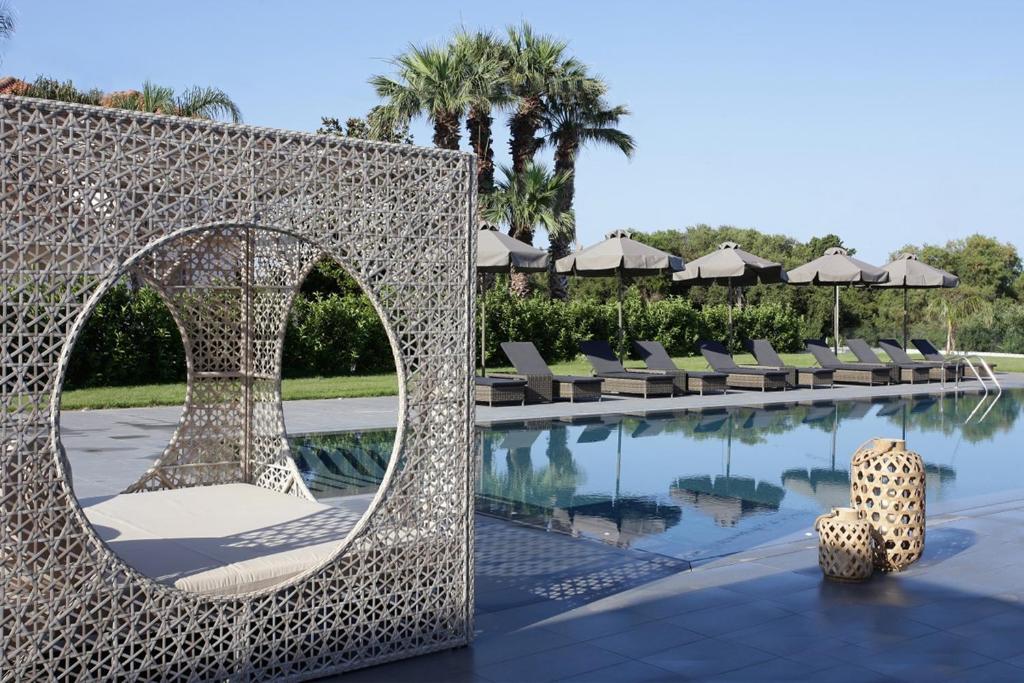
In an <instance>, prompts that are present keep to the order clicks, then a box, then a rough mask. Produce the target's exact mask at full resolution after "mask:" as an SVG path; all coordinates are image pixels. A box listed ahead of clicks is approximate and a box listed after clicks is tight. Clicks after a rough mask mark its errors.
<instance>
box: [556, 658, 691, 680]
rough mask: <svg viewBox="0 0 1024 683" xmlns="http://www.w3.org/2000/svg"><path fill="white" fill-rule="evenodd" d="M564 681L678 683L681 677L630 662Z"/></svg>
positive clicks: (653, 667)
mask: <svg viewBox="0 0 1024 683" xmlns="http://www.w3.org/2000/svg"><path fill="white" fill-rule="evenodd" d="M563 680H564V681H565V682H566V683H570V682H571V683H658V682H662V681H663V682H664V683H669V682H670V681H671V682H672V683H676V682H677V681H679V675H678V674H675V673H672V672H671V671H666V670H665V669H661V668H658V667H656V666H651V665H650V664H644V663H643V662H637V661H632V660H630V661H627V662H622V663H621V664H614V665H612V666H609V667H606V668H604V669H598V670H597V671H588V672H586V673H583V674H579V675H578V676H572V677H571V678H566V679H563Z"/></svg>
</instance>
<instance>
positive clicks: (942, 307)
mask: <svg viewBox="0 0 1024 683" xmlns="http://www.w3.org/2000/svg"><path fill="white" fill-rule="evenodd" d="M926 308H927V310H929V311H931V312H934V313H938V314H939V315H940V316H941V317H942V319H943V322H945V324H946V353H951V352H953V351H956V350H957V349H956V345H957V330H958V327H959V324H960V323H961V322H963V321H964V320H966V319H967V318H970V317H973V316H978V317H980V318H981V319H982V321H983V322H985V323H986V324H988V325H991V324H992V323H993V318H994V316H995V306H994V305H993V303H992V301H990V300H989V299H988V298H986V297H985V296H984V294H983V293H982V292H979V291H977V289H976V288H974V287H970V286H968V285H961V286H960V287H957V288H955V289H944V290H942V294H941V295H940V296H937V297H932V298H931V302H930V303H929V304H928V306H927V307H926Z"/></svg>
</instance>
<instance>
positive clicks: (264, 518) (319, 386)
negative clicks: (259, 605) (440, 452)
mask: <svg viewBox="0 0 1024 683" xmlns="http://www.w3.org/2000/svg"><path fill="white" fill-rule="evenodd" d="M330 278H333V280H334V282H335V283H336V284H337V283H342V284H343V285H344V287H345V288H346V289H345V291H339V292H334V293H331V292H326V291H323V290H324V287H325V285H324V281H325V279H330ZM318 283H319V284H318ZM97 288H98V291H97V296H95V297H94V298H93V299H92V300H91V301H90V304H89V305H88V306H87V307H86V309H85V311H84V313H83V314H82V317H81V318H80V320H79V321H77V322H76V323H75V327H74V328H73V330H72V333H71V335H70V336H69V340H68V342H67V343H68V345H69V346H68V348H66V349H65V362H64V363H63V365H62V378H63V380H64V383H65V384H66V385H67V388H68V389H69V390H71V391H69V392H68V393H66V394H65V393H62V392H60V390H59V389H58V394H57V396H56V398H57V401H58V406H60V407H63V408H64V409H65V410H66V412H63V413H61V412H60V411H58V412H57V417H56V419H55V428H56V433H55V436H56V442H57V444H58V453H59V457H60V458H61V459H62V461H66V463H67V465H68V468H67V470H68V475H69V478H70V479H71V481H72V484H73V488H74V490H75V494H76V496H77V497H78V499H79V503H80V504H81V507H82V511H83V513H84V515H85V518H86V519H87V520H88V522H89V523H90V524H91V526H92V528H93V530H94V531H95V532H96V534H97V536H98V537H99V538H100V539H101V540H102V541H103V542H104V543H106V544H107V546H108V547H109V548H110V550H112V551H113V552H114V553H115V554H117V555H118V556H119V557H120V558H121V559H122V560H123V561H124V562H125V563H126V564H128V565H129V566H130V567H132V568H134V569H135V570H137V571H139V572H140V573H141V574H143V575H145V576H148V577H150V578H152V579H155V580H157V581H159V582H161V583H164V584H167V585H172V586H175V587H177V588H179V589H181V590H186V591H191V592H195V593H201V594H205V595H220V596H224V595H238V594H246V593H252V592H256V591H263V590H270V589H273V588H274V587H276V586H279V585H281V584H283V583H285V582H287V581H289V580H291V579H294V578H297V577H298V576H300V575H303V574H306V573H308V572H310V571H314V570H315V569H316V568H318V567H320V566H322V565H323V564H324V563H326V562H328V561H329V560H330V559H331V558H332V557H333V556H335V555H336V554H337V553H338V552H339V551H340V550H341V548H342V546H343V544H344V542H345V541H346V539H347V538H349V537H350V536H351V535H352V534H353V533H355V532H356V531H357V529H358V528H359V527H360V526H361V525H362V523H363V521H364V520H365V519H366V518H367V517H368V516H369V514H370V512H371V509H372V507H373V503H374V501H375V500H377V497H376V495H375V494H376V493H377V491H378V488H379V487H380V486H381V485H382V483H384V482H386V480H387V477H388V476H390V473H391V469H392V468H391V462H392V461H393V451H394V447H393V445H394V441H395V438H394V434H395V431H396V430H395V428H394V425H395V423H396V420H397V415H396V413H397V409H396V408H395V406H396V405H397V403H398V402H397V401H395V399H394V397H393V396H391V397H389V398H387V399H385V401H386V402H387V403H388V404H389V405H390V406H391V409H390V411H388V412H387V415H388V420H389V423H388V424H386V425H384V424H380V425H376V426H378V427H384V426H386V427H388V429H387V430H384V429H381V430H380V432H381V433H382V434H384V433H386V434H387V436H388V438H387V439H386V440H385V439H384V438H383V437H381V438H379V439H377V440H376V441H374V440H373V438H372V437H370V436H367V435H368V434H370V433H371V432H367V431H366V430H363V431H361V432H356V433H355V435H356V436H357V437H358V438H359V439H362V442H361V446H362V449H361V450H362V451H372V453H371V457H369V458H364V459H363V460H361V461H360V460H356V461H349V460H346V457H347V456H350V455H352V453H351V451H352V449H348V450H345V449H341V448H336V449H334V451H333V452H324V449H323V448H321V450H320V451H319V452H314V451H313V450H311V449H310V443H309V440H310V439H311V438H312V437H310V436H308V435H307V436H301V435H300V436H296V437H289V435H288V431H287V430H286V427H285V415H286V413H287V414H288V415H289V416H290V417H291V418H292V420H293V422H294V423H295V427H294V428H295V429H296V431H302V432H309V431H333V430H337V429H340V428H345V427H351V426H354V425H357V424H358V420H359V419H360V413H359V411H358V410H350V409H349V406H348V405H347V404H341V403H336V402H333V401H322V402H317V403H308V402H301V401H300V402H296V403H293V404H290V405H289V406H288V407H287V408H284V407H283V404H282V393H284V394H285V398H287V397H288V396H287V393H288V391H289V390H290V391H291V393H292V395H293V396H300V397H301V396H307V397H314V396H325V397H326V396H332V395H333V396H337V395H338V394H339V393H341V394H343V395H344V394H346V393H347V394H352V393H356V394H358V393H359V391H358V387H360V386H365V385H366V382H367V380H366V377H367V375H366V373H367V372H369V371H371V370H373V371H376V372H377V373H378V374H377V375H375V376H374V379H373V380H371V383H372V382H376V383H377V385H380V386H378V387H377V390H383V389H382V387H383V385H385V384H386V385H388V387H387V388H391V389H392V391H391V393H394V391H395V390H396V389H397V382H396V379H395V377H394V358H395V353H394V350H393V349H394V345H393V343H392V342H391V338H392V335H390V334H389V333H388V332H387V331H386V329H385V325H384V323H383V322H382V320H381V319H380V317H379V315H378V312H377V310H378V309H377V307H376V306H375V304H374V303H373V301H372V300H371V299H370V298H369V297H368V296H367V295H366V293H364V292H363V291H362V289H361V288H360V286H359V285H358V283H357V282H356V280H355V279H353V278H352V276H351V275H349V274H348V273H345V272H344V270H343V269H342V268H341V267H340V266H338V264H337V263H329V262H327V261H324V257H323V252H322V250H321V249H319V248H318V247H316V246H315V245H313V244H311V243H309V242H306V241H304V240H301V239H299V238H296V237H293V236H290V235H287V234H284V233H280V232H276V231H270V230H261V229H253V228H246V227H234V226H229V227H218V228H208V229H204V230H198V231H189V232H186V233H184V234H182V235H180V236H178V237H176V238H175V239H172V240H169V241H167V242H165V243H163V244H161V245H159V246H157V247H155V248H153V249H151V250H148V251H147V252H145V253H144V254H142V255H140V256H139V257H138V259H136V260H133V262H132V264H131V266H130V267H129V268H128V269H127V270H126V271H125V272H124V273H123V274H122V275H121V277H120V278H119V279H118V280H117V281H116V282H110V281H107V282H106V283H103V284H98V286H97ZM346 316H348V317H346ZM286 340H287V342H286ZM359 340H363V341H361V342H359ZM357 342H359V343H361V345H359V344H357ZM353 347H355V348H353ZM108 356H109V357H110V358H111V359H112V360H109V359H108ZM339 359H343V360H339ZM101 361H102V362H101ZM320 364H323V365H322V366H321V365H320ZM356 373H361V378H360V377H356V376H354V375H355V374H356ZM314 374H315V375H317V377H312V378H311V377H310V375H314ZM282 375H284V376H287V377H290V378H291V379H289V380H288V382H290V383H292V384H291V386H290V387H289V386H288V385H287V384H286V385H284V389H283V391H282ZM111 378H118V379H120V380H121V382H120V383H121V384H137V383H138V382H139V381H145V382H148V383H149V384H148V385H147V386H145V387H142V388H140V387H138V386H132V387H120V388H104V385H107V384H109V383H110V381H111ZM174 380H178V383H177V384H174V383H173V381H174ZM167 381H171V382H172V383H171V384H169V385H168V384H154V382H167ZM61 384H62V383H61V382H60V381H58V383H57V385H58V387H60V386H61ZM76 387H79V388H81V387H85V388H86V389H85V390H84V391H82V392H76V391H74V389H75V388H76ZM353 387H356V389H355V390H353ZM104 394H106V395H107V396H108V397H112V398H108V399H107V402H108V403H109V402H113V403H114V404H115V405H123V404H132V403H142V404H146V403H168V402H174V399H175V398H176V399H177V400H178V401H182V402H183V404H184V405H183V407H182V408H177V407H170V406H164V407H145V408H143V407H136V408H130V409H121V410H92V411H81V412H74V411H72V410H71V409H72V408H77V407H81V406H82V405H83V404H85V403H90V402H91V403H92V404H93V405H94V406H96V403H97V401H98V402H99V405H100V406H102V405H103V404H104V398H103V396H104ZM169 399H170V401H169ZM97 407H98V406H97ZM366 416H367V415H366V414H363V417H366ZM371 419H375V420H378V421H379V419H380V418H379V412H378V413H376V414H373V412H372V411H371ZM371 431H376V430H371ZM332 438H335V439H338V438H341V437H340V436H338V437H332ZM358 443H360V442H357V444H358ZM371 444H372V448H371ZM371 465H372V468H373V469H372V471H371V467H370V466H371ZM353 474H358V475H360V476H361V477H362V478H361V479H360V480H359V481H358V485H354V484H353V480H352V477H351V475H353ZM338 475H345V477H348V479H347V480H346V481H348V484H349V485H343V484H344V483H345V482H344V481H343V480H342V479H344V477H343V478H342V479H339V477H338Z"/></svg>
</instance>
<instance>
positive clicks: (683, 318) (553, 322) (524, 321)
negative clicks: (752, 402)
mask: <svg viewBox="0 0 1024 683" xmlns="http://www.w3.org/2000/svg"><path fill="white" fill-rule="evenodd" d="M485 299H486V303H487V362H488V364H489V365H505V364H507V362H508V360H507V359H506V358H505V356H504V354H503V353H501V348H500V343H501V342H502V341H506V340H514V341H532V342H533V343H534V344H536V346H537V348H538V350H539V351H540V352H541V354H542V355H543V356H544V358H546V359H547V360H548V361H549V362H556V361H564V360H570V359H572V358H575V357H576V356H577V355H578V354H579V344H580V342H582V341H586V340H588V339H608V340H610V341H614V340H615V338H616V331H617V329H618V328H617V322H616V321H617V314H616V306H615V303H614V302H611V303H605V302H596V301H593V300H589V299H582V300H573V301H569V302H561V301H551V300H549V299H547V298H543V297H534V298H528V299H519V298H516V297H514V296H512V295H510V294H509V293H508V290H506V289H505V288H502V287H496V288H494V289H491V290H489V291H488V292H487V293H486V295H485ZM623 317H624V327H625V337H626V342H627V345H628V344H629V343H630V342H631V341H632V340H634V339H654V340H657V341H659V342H661V343H662V344H663V345H664V346H665V348H666V349H667V350H668V352H669V353H670V354H672V355H673V356H689V355H694V354H696V353H697V352H698V351H697V343H698V341H699V340H701V339H717V340H722V341H725V340H726V339H727V338H728V336H729V334H728V330H729V323H728V320H729V318H728V309H727V308H726V307H725V305H717V306H706V307H704V308H703V309H700V310H698V309H696V308H694V307H693V305H692V304H691V303H690V302H689V301H688V300H687V299H685V298H682V297H668V298H665V299H660V300H658V301H652V302H646V301H644V300H643V299H642V298H641V297H640V296H639V295H638V294H637V293H636V292H635V291H630V293H629V294H628V295H627V296H626V298H625V301H624V302H623ZM478 324H479V321H478ZM801 326H802V321H801V320H800V318H799V317H798V316H797V315H796V313H795V312H794V311H793V309H792V308H790V307H789V306H786V305H781V304H775V303H769V304H760V305H756V306H746V307H744V308H742V309H738V308H734V309H733V330H734V335H733V343H732V350H733V351H742V340H743V339H757V338H766V339H770V340H771V342H772V344H774V345H775V348H776V349H778V350H779V351H798V350H800V349H801V347H802V344H801V337H800V333H801ZM477 342H478V349H477V351H478V353H479V339H478V340H477Z"/></svg>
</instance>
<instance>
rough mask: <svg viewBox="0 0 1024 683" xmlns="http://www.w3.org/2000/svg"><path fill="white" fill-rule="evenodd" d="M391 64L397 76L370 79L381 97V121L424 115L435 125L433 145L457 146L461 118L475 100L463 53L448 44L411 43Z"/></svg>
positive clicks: (446, 147)
mask: <svg viewBox="0 0 1024 683" xmlns="http://www.w3.org/2000/svg"><path fill="white" fill-rule="evenodd" d="M392 64H393V65H394V66H395V67H396V69H397V71H398V74H397V76H396V77H394V78H392V77H389V76H374V77H373V78H371V79H370V84H371V85H372V86H373V87H374V89H375V90H376V91H377V95H378V96H379V97H380V98H381V99H383V100H384V105H383V106H384V109H383V110H382V117H381V120H382V121H393V122H399V123H405V122H408V121H410V120H411V119H413V118H416V117H417V116H426V117H427V118H428V119H429V120H430V121H431V122H432V123H433V126H434V145H435V146H437V147H440V148H442V149H458V148H459V138H460V127H461V125H462V117H463V116H464V115H465V113H466V111H467V110H468V109H469V107H470V105H472V104H474V102H475V100H474V95H473V91H472V83H471V79H470V77H469V72H470V70H469V68H468V67H467V64H466V59H465V55H463V54H461V53H460V52H457V51H455V50H452V49H451V48H450V47H448V46H445V47H435V46H425V47H419V46H416V45H413V46H410V47H409V50H408V51H407V52H405V53H403V54H400V55H398V56H397V57H395V58H394V59H393V60H392Z"/></svg>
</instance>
